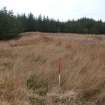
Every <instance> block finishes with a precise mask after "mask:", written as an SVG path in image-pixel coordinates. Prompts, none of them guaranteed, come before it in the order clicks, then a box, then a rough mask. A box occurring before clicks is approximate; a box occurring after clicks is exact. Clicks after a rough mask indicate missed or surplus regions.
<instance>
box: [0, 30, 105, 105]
mask: <svg viewBox="0 0 105 105" xmlns="http://www.w3.org/2000/svg"><path fill="white" fill-rule="evenodd" d="M22 35H23V36H22V38H20V39H18V40H10V41H7V42H5V41H1V42H0V105H30V104H31V103H29V100H28V98H29V96H30V94H31V92H30V90H27V87H26V81H27V79H28V78H29V77H30V75H32V74H35V73H40V74H41V76H42V77H43V78H45V79H47V80H48V85H49V86H48V88H49V91H50V90H52V87H55V86H57V85H58V59H59V58H62V61H63V63H64V64H63V65H64V67H63V70H62V73H61V82H62V83H61V85H62V91H63V92H65V91H70V90H73V91H75V92H77V93H78V97H82V99H83V100H85V101H86V102H87V104H86V105H88V103H89V102H92V103H94V105H104V104H100V103H103V101H104V97H105V95H104V94H103V92H104V91H105V89H104V87H105V38H104V36H95V35H94V36H92V35H86V36H83V35H77V34H74V35H72V34H60V33H58V34H56V33H55V34H53V33H51V34H49V33H39V32H37V33H34V32H33V33H24V34H22ZM73 102H74V101H73ZM58 103H59V102H58ZM98 103H99V104H98ZM53 105H54V104H53ZM56 105H57V103H56ZM61 105H64V104H61ZM65 105H69V103H67V104H65ZM71 105H78V104H76V103H75V104H73V103H72V104H71ZM79 105H82V104H79ZM84 105H85V104H84ZM90 105H92V104H90Z"/></svg>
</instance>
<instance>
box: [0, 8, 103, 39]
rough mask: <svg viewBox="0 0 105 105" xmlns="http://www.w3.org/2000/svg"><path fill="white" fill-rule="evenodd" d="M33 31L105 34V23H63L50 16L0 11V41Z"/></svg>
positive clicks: (81, 20) (4, 9) (85, 20)
mask: <svg viewBox="0 0 105 105" xmlns="http://www.w3.org/2000/svg"><path fill="white" fill-rule="evenodd" d="M31 31H39V32H54V33H55V32H63V33H84V34H85V33H86V34H87V33H88V34H105V22H103V21H101V20H99V21H96V20H94V19H90V18H86V17H83V18H81V19H78V20H69V21H66V22H61V21H59V20H54V19H49V17H48V16H47V17H45V16H41V15H39V16H38V17H35V16H34V15H33V14H32V13H30V14H28V15H27V16H26V15H25V14H22V15H17V16H15V15H14V13H13V11H8V10H7V9H6V8H5V7H4V8H3V9H1V10H0V39H10V38H14V37H17V36H18V34H19V33H21V32H31Z"/></svg>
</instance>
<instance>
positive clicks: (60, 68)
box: [58, 58, 63, 87]
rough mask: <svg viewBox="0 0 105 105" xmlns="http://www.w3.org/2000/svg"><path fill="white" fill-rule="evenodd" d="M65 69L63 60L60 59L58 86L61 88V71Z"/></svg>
mask: <svg viewBox="0 0 105 105" xmlns="http://www.w3.org/2000/svg"><path fill="white" fill-rule="evenodd" d="M62 68H63V64H62V59H61V58H59V68H58V84H59V86H60V87H61V71H62Z"/></svg>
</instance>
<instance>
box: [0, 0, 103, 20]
mask: <svg viewBox="0 0 105 105" xmlns="http://www.w3.org/2000/svg"><path fill="white" fill-rule="evenodd" d="M4 6H6V7H7V9H9V10H13V11H14V13H15V14H17V13H19V14H21V13H26V14H28V13H29V12H32V13H33V14H34V15H35V16H38V15H39V14H42V15H45V16H49V17H50V18H54V19H60V20H61V21H62V20H63V21H66V20H68V19H78V18H81V17H89V18H94V19H96V20H97V19H102V20H103V21H105V0H0V9H1V8H2V7H4Z"/></svg>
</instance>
